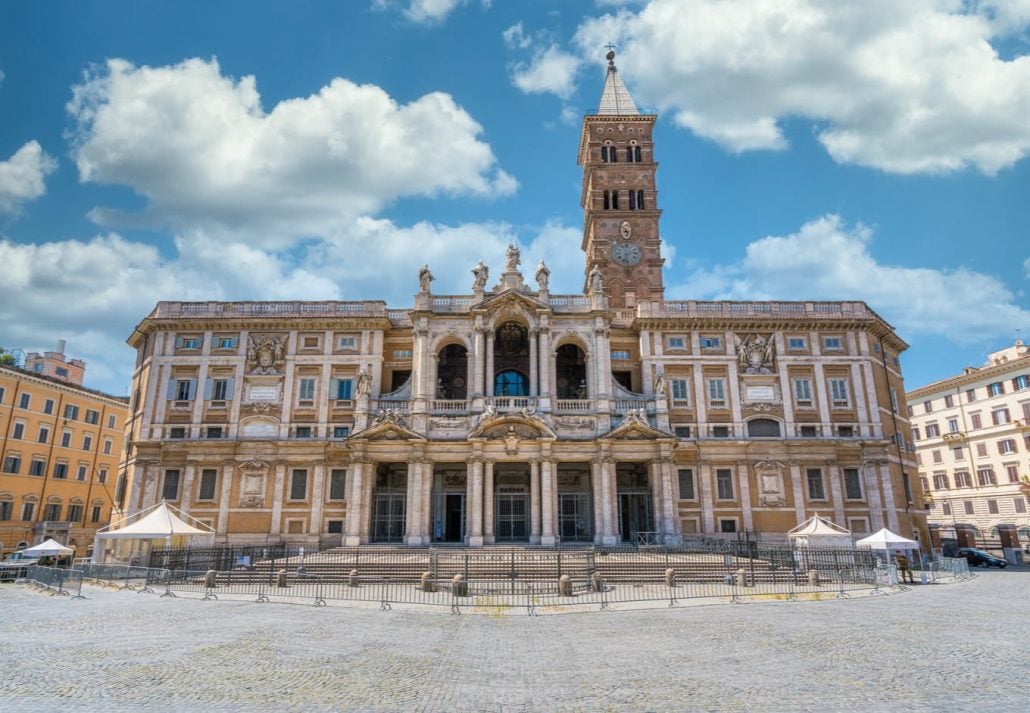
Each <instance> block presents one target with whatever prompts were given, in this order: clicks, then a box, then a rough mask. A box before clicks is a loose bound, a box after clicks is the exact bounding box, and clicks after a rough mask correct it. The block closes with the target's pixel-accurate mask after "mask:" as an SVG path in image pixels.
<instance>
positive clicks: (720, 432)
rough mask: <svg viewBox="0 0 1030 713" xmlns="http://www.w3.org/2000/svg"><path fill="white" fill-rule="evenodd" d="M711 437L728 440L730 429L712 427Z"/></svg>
mask: <svg viewBox="0 0 1030 713" xmlns="http://www.w3.org/2000/svg"><path fill="white" fill-rule="evenodd" d="M712 437H713V438H729V437H730V427H729V426H712Z"/></svg>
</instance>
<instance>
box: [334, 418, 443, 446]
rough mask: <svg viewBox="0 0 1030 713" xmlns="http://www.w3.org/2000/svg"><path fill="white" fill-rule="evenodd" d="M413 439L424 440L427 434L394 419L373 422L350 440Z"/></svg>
mask: <svg viewBox="0 0 1030 713" xmlns="http://www.w3.org/2000/svg"><path fill="white" fill-rule="evenodd" d="M412 439H415V440H420V441H424V440H425V436H422V435H421V434H418V433H415V432H414V431H412V430H411V429H410V428H408V427H407V426H406V425H405V424H404V423H402V422H400V421H392V420H383V421H380V422H378V423H373V424H372V425H371V426H369V427H368V428H366V429H364V430H363V431H359V432H357V433H355V434H353V435H352V436H351V437H350V440H361V441H408V440H412Z"/></svg>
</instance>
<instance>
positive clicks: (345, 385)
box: [337, 379, 354, 399]
mask: <svg viewBox="0 0 1030 713" xmlns="http://www.w3.org/2000/svg"><path fill="white" fill-rule="evenodd" d="M353 383H354V382H353V381H351V380H350V379H341V380H340V386H339V391H338V392H337V393H338V394H339V395H340V398H341V399H350V398H351V385H352V384H353Z"/></svg>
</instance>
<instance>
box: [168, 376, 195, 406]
mask: <svg viewBox="0 0 1030 713" xmlns="http://www.w3.org/2000/svg"><path fill="white" fill-rule="evenodd" d="M173 383H174V384H175V392H174V393H173V394H172V395H173V396H174V397H175V400H176V401H192V400H193V392H194V387H193V384H194V381H193V379H176V380H175V381H174V382H173Z"/></svg>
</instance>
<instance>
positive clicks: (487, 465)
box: [483, 460, 495, 545]
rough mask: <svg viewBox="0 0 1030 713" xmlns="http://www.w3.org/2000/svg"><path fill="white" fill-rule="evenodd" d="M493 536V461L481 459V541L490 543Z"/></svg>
mask: <svg viewBox="0 0 1030 713" xmlns="http://www.w3.org/2000/svg"><path fill="white" fill-rule="evenodd" d="M494 541H495V536H494V462H493V461H492V460H486V461H483V542H484V543H485V544H488V545H492V544H493V543H494Z"/></svg>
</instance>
